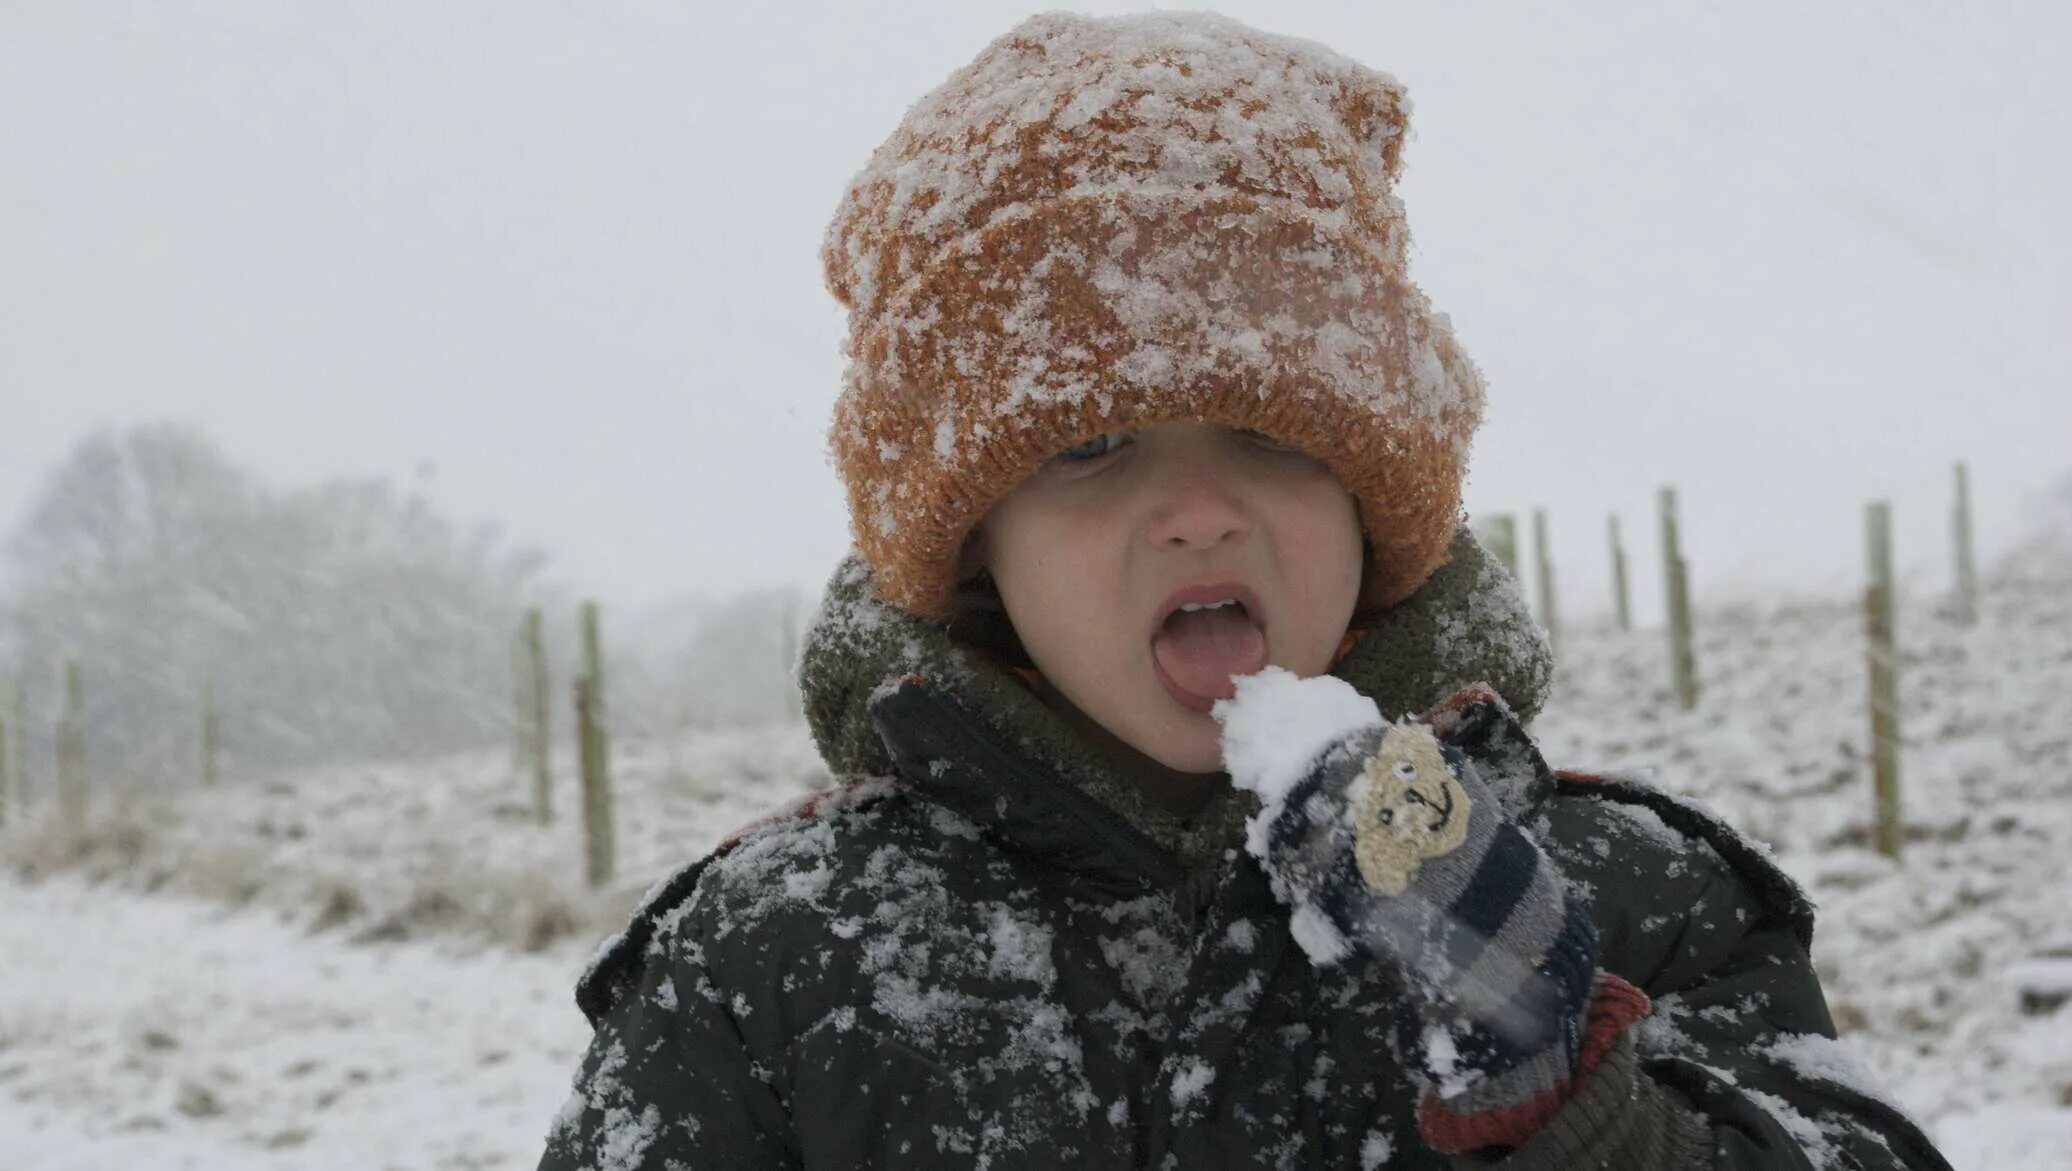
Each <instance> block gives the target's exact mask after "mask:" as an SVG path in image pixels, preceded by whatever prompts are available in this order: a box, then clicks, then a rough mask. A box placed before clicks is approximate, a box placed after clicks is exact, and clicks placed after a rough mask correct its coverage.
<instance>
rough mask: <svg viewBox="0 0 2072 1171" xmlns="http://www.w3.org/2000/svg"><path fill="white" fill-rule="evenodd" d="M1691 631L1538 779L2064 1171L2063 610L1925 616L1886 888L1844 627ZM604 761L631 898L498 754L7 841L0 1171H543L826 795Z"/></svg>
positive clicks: (2069, 636)
mask: <svg viewBox="0 0 2072 1171" xmlns="http://www.w3.org/2000/svg"><path fill="white" fill-rule="evenodd" d="M1702 619H1703V620H1702V625H1701V629H1702V632H1703V639H1702V642H1701V646H1700V650H1699V665H1700V671H1701V674H1702V676H1703V679H1704V685H1705V694H1704V697H1703V701H1702V703H1701V706H1700V708H1699V710H1698V711H1697V712H1695V713H1691V714H1682V713H1677V712H1675V711H1673V710H1672V709H1671V708H1670V706H1669V705H1668V703H1667V698H1666V695H1665V694H1664V688H1663V687H1662V686H1661V685H1660V680H1661V679H1662V676H1663V671H1662V664H1663V661H1664V655H1663V650H1662V646H1661V642H1660V638H1659V635H1658V634H1656V633H1654V632H1637V633H1634V634H1630V635H1622V634H1618V633H1615V632H1610V631H1605V630H1585V629H1571V630H1569V631H1567V632H1566V638H1565V642H1564V647H1563V652H1564V654H1563V668H1562V675H1561V677H1560V679H1559V681H1558V684H1557V691H1558V693H1559V695H1560V700H1559V702H1557V703H1556V705H1555V706H1554V707H1553V709H1552V710H1550V711H1549V712H1548V713H1547V715H1546V716H1545V717H1544V718H1543V719H1542V720H1541V722H1540V725H1539V728H1538V729H1537V730H1538V732H1539V734H1540V736H1541V738H1542V740H1543V742H1544V744H1545V747H1546V748H1547V750H1548V754H1549V756H1550V757H1551V758H1552V759H1553V760H1554V761H1555V762H1556V763H1557V764H1560V765H1564V766H1578V767H1581V766H1603V767H1619V768H1642V767H1647V766H1656V767H1657V768H1658V770H1659V771H1658V773H1657V777H1656V779H1657V781H1658V783H1660V784H1663V785H1665V786H1667V787H1670V788H1673V789H1676V790H1679V791H1682V792H1687V793H1691V794H1693V795H1696V796H1699V797H1701V798H1702V799H1704V800H1705V801H1706V802H1707V803H1709V804H1710V805H1712V806H1713V807H1714V808H1716V809H1718V810H1720V811H1721V812H1723V813H1724V814H1726V815H1727V816H1728V817H1729V818H1730V819H1731V820H1733V821H1734V822H1736V823H1737V824H1739V825H1741V826H1742V827H1744V828H1746V829H1748V830H1750V831H1751V832H1753V833H1755V834H1757V835H1758V836H1761V837H1762V838H1764V839H1766V840H1767V841H1769V842H1770V843H1772V845H1773V846H1774V847H1775V849H1776V852H1777V856H1778V858H1779V860H1780V861H1781V862H1782V864H1783V865H1784V866H1785V868H1786V869H1787V870H1789V871H1790V872H1792V873H1793V874H1794V875H1795V876H1796V877H1798V878H1799V879H1800V880H1801V881H1802V882H1804V883H1805V884H1806V885H1807V886H1808V887H1809V888H1810V889H1811V890H1812V892H1813V894H1814V896H1815V898H1816V899H1817V900H1818V901H1819V903H1820V905H1821V908H1822V919H1821V926H1820V934H1819V936H1818V938H1817V940H1816V944H1815V958H1816V960H1817V961H1818V962H1819V965H1820V968H1821V972H1822V978H1823V980H1824V982H1825V984H1826V987H1827V990H1828V995H1829V999H1830V1002H1831V1004H1832V1006H1833V1008H1834V1010H1835V1014H1836V1018H1837V1020H1838V1022H1839V1023H1840V1024H1841V1025H1842V1027H1843V1029H1844V1031H1845V1035H1846V1036H1847V1037H1848V1038H1849V1039H1850V1041H1851V1042H1852V1043H1853V1044H1854V1045H1856V1046H1858V1048H1859V1051H1860V1052H1861V1054H1862V1055H1863V1057H1864V1059H1865V1061H1866V1063H1867V1064H1868V1065H1870V1066H1871V1067H1872V1068H1873V1069H1875V1070H1876V1071H1878V1073H1879V1074H1880V1075H1881V1076H1882V1077H1883V1078H1884V1079H1885V1080H1886V1081H1887V1082H1888V1083H1889V1084H1890V1086H1891V1088H1892V1090H1893V1093H1894V1094H1895V1096H1897V1097H1898V1098H1899V1099H1900V1100H1901V1101H1902V1102H1903V1103H1905V1104H1906V1105H1907V1106H1908V1107H1909V1108H1910V1109H1911V1110H1913V1111H1915V1112H1916V1114H1917V1115H1918V1116H1920V1117H1921V1118H1922V1119H1923V1120H1924V1121H1925V1122H1926V1123H1927V1125H1928V1126H1929V1127H1930V1129H1931V1130H1932V1132H1933V1133H1935V1135H1936V1136H1937V1138H1938V1140H1939V1141H1940V1142H1941V1143H1942V1144H1943V1145H1944V1148H1945V1151H1946V1153H1948V1154H1949V1155H1950V1157H1951V1160H1952V1162H1953V1163H1954V1164H1955V1165H1956V1166H1957V1167H1958V1168H1960V1169H1976V1171H1987V1169H1989V1168H1990V1169H1996V1171H1997V1169H1998V1168H2001V1167H2022V1168H2038V1169H2048V1168H2055V1167H2066V1168H2072V1155H2068V1154H2067V1152H2072V1004H2066V1003H2063V997H2064V994H2065V993H2068V992H2072V898H2068V896H2072V881H2068V878H2072V875H2068V873H2067V871H2068V866H2072V862H2068V859H2072V720H2068V718H2067V716H2068V715H2072V702H2068V700H2067V698H2066V697H2067V696H2068V695H2072V586H2068V584H2067V583H2065V582H2057V583H2051V584H2030V585H2026V586H2020V585H2013V584H2007V585H2002V586H2000V587H1998V588H1996V589H1995V590H1993V591H1992V592H1991V593H1989V594H1988V597H1987V609H1986V615H1985V620H1984V621H1983V622H1982V623H1981V625H1980V626H1979V627H1977V628H1975V629H1971V630H1959V629H1957V628H1954V627H1952V626H1950V625H1949V624H1948V623H1947V622H1945V621H1944V620H1942V619H1941V618H1940V617H1939V616H1938V615H1936V614H1935V613H1934V612H1933V611H1932V609H1931V608H1930V607H1928V606H1926V605H1915V606H1911V607H1908V608H1907V609H1906V612H1905V613H1904V615H1903V623H1904V624H1903V627H1902V629H1903V631H1904V632H1905V635H1904V637H1905V645H1904V648H1903V649H1904V651H1905V655H1906V659H1907V671H1908V674H1907V675H1906V677H1905V682H1904V685H1903V686H1904V694H1903V699H1904V704H1905V713H1904V721H1905V724H1904V731H1905V735H1906V757H1905V761H1904V769H1905V773H1904V778H1905V785H1906V797H1907V802H1908V806H1907V827H1908V843H1907V854H1906V858H1905V862H1904V864H1903V865H1898V866H1895V865H1893V864H1891V863H1889V862H1887V861H1885V860H1884V859H1882V858H1880V857H1879V856H1878V855H1876V854H1875V853H1872V852H1871V851H1869V850H1868V849H1867V848H1866V847H1867V842H1868V840H1869V833H1868V827H1869V820H1870V816H1869V815H1870V798H1869V781H1868V779H1867V775H1866V769H1865V766H1864V764H1863V760H1862V753H1861V745H1862V742H1863V719H1862V716H1861V711H1862V704H1861V698H1860V697H1861V695H1862V692H1863V668H1862V661H1861V643H1860V640H1859V638H1858V634H1857V632H1858V628H1859V619H1858V618H1857V616H1856V614H1855V612H1854V611H1853V610H1852V609H1850V608H1849V607H1848V606H1846V605H1841V604H1832V605H1830V604H1824V603H1807V604H1800V605H1792V606H1764V607H1741V608H1739V609H1735V610H1730V611H1726V612H1715V613H1712V614H1708V615H1704V616H1702ZM618 772H619V784H620V799H621V809H622V815H621V817H622V825H621V854H622V858H621V861H622V872H623V873H624V875H625V878H624V880H623V881H622V882H621V883H619V884H618V885H617V886H616V887H615V888H614V889H612V890H610V891H608V892H605V893H604V894H602V895H596V896H592V895H589V894H586V893H584V891H583V889H582V886H581V883H580V881H579V874H580V870H579V865H578V858H579V855H578V850H577V838H576V829H575V826H574V824H573V822H572V820H571V819H570V818H568V817H566V816H563V817H562V818H560V819H559V820H558V821H557V822H556V824H555V825H554V826H553V827H551V828H548V829H541V828H539V827H537V826H535V825H534V824H532V822H531V821H530V819H529V815H528V811H527V809H526V806H525V805H524V802H523V800H522V799H521V791H520V789H519V787H518V786H517V784H516V783H515V782H514V781H513V780H512V778H511V776H510V774H509V768H508V762H506V761H503V760H501V759H496V758H492V757H486V756H478V757H474V758H461V759H453V760H445V761H437V762H430V763H422V764H414V765H409V766H393V767H377V766H365V767H358V768H351V769H335V770H325V771H321V772H311V773H306V774H300V775H296V776H289V777H282V778H276V779H272V780H268V781H265V782H263V783H248V784H239V785H235V786H225V787H224V788H222V789H219V790H217V791H214V792H208V793H202V792H190V793H185V794H180V795H178V796H176V797H175V798H172V799H161V800H155V801H143V800H131V801H127V802H122V803H116V802H108V803H107V804H106V805H105V806H104V807H103V808H102V809H100V810H99V811H98V812H97V816H96V821H95V826H94V828H93V829H92V830H91V831H90V832H89V834H88V835H87V836H86V837H85V838H84V839H68V838H65V837H64V836H63V835H60V834H56V833H53V832H51V830H50V828H49V826H48V825H47V824H40V825H39V824H37V822H36V820H35V819H33V818H32V819H31V821H30V823H29V824H25V825H17V826H15V827H14V828H12V829H10V830H8V831H5V833H4V834H0V1166H5V1167H16V1166H24V1167H27V1166H34V1167H38V1168H48V1169H68V1168H77V1169H81V1171H84V1169H88V1168H92V1169H95V1171H98V1169H101V1168H112V1167H137V1168H154V1169H155V1168H187V1167H194V1168H201V1167H208V1168H226V1169H230V1171H236V1169H239V1168H245V1167H255V1168H256V1167H266V1168H347V1167H350V1168H356V1169H358V1168H398V1169H403V1168H412V1169H414V1168H474V1167H525V1166H529V1165H531V1163H532V1162H533V1161H534V1160H535V1158H536V1157H537V1152H538V1146H539V1141H540V1138H541V1136H542V1135H543V1134H544V1131H545V1127H546V1124H547V1120H548V1118H549V1117H550V1116H551V1115H552V1113H553V1111H554V1110H555V1108H556V1107H557V1106H558V1105H559V1103H560V1101H561V1099H562V1096H563V1093H564V1088H565V1086H566V1083H567V1078H568V1075H569V1073H570V1072H571V1071H572V1070H573V1068H574V1065H575V1061H576V1059H577V1056H578V1054H579V1053H580V1051H581V1048H582V1045H583V1042H584V1039H585V1029H584V1027H583V1024H582V1021H581V1018H580V1017H579V1015H578V1014H577V1013H576V1010H575V1008H574V1006H573V1004H572V1002H571V1000H570V982H571V980H572V978H573V975H574V973H575V972H576V971H577V970H578V969H579V968H580V966H581V964H582V963H583V961H584V960H585V959H586V958H587V957H588V955H589V952H590V950H591V948H592V946H593V945H594V943H595V941H596V939H597V938H598V937H599V936H600V935H602V934H604V933H605V932H608V931H610V930H612V929H613V928H615V927H616V925H617V923H618V921H619V919H620V918H621V917H622V916H623V914H624V911H625V908H626V907H627V906H629V905H630V904H631V902H632V901H633V900H634V898H636V897H637V895H638V894H639V892H640V891H641V890H642V889H644V888H645V886H646V885H647V884H648V883H649V882H650V881H652V880H653V879H654V878H656V877H658V876H660V875H661V874H662V873H663V872H665V871H666V870H667V869H668V868H669V867H670V866H671V865H673V864H674V862H676V861H678V860H681V859H683V858H687V857H690V856H694V855H695V854H697V853H699V852H702V851H703V850H704V849H705V848H707V847H708V846H709V845H710V844H711V843H712V842H713V841H715V840H716V839H717V838H719V837H720V836H722V835H723V834H724V833H725V832H727V831H728V830H731V829H732V828H734V827H736V826H737V825H739V824H740V823H741V822H743V821H746V820H747V819H749V818H750V817H751V816H753V815H754V814H755V813H757V812H759V811H760V810H762V809H764V808H766V807H768V806H770V805H773V804H777V803H781V802H783V801H786V800H788V799H790V798H791V797H793V796H795V795H797V794H798V793H800V792H802V791H805V790H807V789H810V788H813V787H817V786H819V785H820V784H823V783H824V782H825V780H826V777H825V774H824V772H822V770H821V769H820V766H819V764H818V761H817V760H816V759H815V757H814V755H813V753H812V749H811V746H810V743H809V742H808V740H807V738H806V736H805V734H804V732H803V729H800V728H798V727H795V726H793V727H782V728H775V729H762V730H747V731H740V732H733V733H727V734H722V735H709V736H700V737H692V738H687V739H686V740H684V741H682V742H678V743H645V744H643V743H633V744H628V745H625V746H623V749H622V753H621V756H620V758H619V769H618ZM562 775H563V777H564V778H565V777H566V772H565V770H564V772H563V773H562ZM560 802H561V806H562V809H563V811H564V813H566V811H567V810H568V808H569V807H570V805H571V802H570V800H569V797H568V795H567V793H566V792H565V791H564V792H563V793H562V794H561V795H560Z"/></svg>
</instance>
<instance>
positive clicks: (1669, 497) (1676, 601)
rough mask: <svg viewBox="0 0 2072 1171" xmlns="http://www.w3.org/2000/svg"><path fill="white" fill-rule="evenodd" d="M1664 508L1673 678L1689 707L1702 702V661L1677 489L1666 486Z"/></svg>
mask: <svg viewBox="0 0 2072 1171" xmlns="http://www.w3.org/2000/svg"><path fill="white" fill-rule="evenodd" d="M1660 504H1661V509H1662V575H1663V579H1664V581H1665V582H1666V584H1667V586H1668V601H1669V681H1670V685H1671V688H1672V690H1673V691H1674V693H1675V695H1676V703H1677V706H1678V707H1680V708H1682V709H1683V710H1685V711H1690V710H1691V709H1693V708H1695V707H1697V706H1698V662H1697V654H1696V652H1695V651H1694V650H1693V649H1692V645H1691V643H1692V640H1691V578H1690V566H1689V565H1688V564H1687V563H1686V562H1685V561H1684V557H1683V544H1682V542H1681V540H1680V539H1679V534H1678V532H1677V525H1676V489H1675V488H1673V487H1664V488H1663V489H1662V491H1661V495H1660Z"/></svg>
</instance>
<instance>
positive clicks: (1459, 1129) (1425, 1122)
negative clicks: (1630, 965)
mask: <svg viewBox="0 0 2072 1171" xmlns="http://www.w3.org/2000/svg"><path fill="white" fill-rule="evenodd" d="M1650 1005H1651V1002H1650V1001H1649V1000H1648V996H1647V993H1645V992H1642V991H1641V990H1640V989H1638V988H1635V987H1634V986H1633V985H1631V984H1629V983H1627V982H1626V981H1625V980H1623V979H1621V978H1619V977H1618V976H1614V975H1612V974H1610V973H1608V972H1606V973H1599V975H1598V979H1597V988H1596V994H1595V995H1594V996H1592V997H1591V1000H1590V1011H1589V1015H1588V1016H1587V1018H1586V1019H1585V1021H1584V1031H1583V1039H1582V1046H1581V1050H1580V1052H1579V1055H1578V1057H1577V1061H1576V1067H1575V1070H1574V1071H1573V1072H1572V1073H1571V1074H1570V1075H1569V1076H1568V1077H1567V1078H1565V1079H1564V1080H1562V1081H1561V1082H1559V1083H1558V1084H1556V1085H1554V1086H1553V1087H1552V1088H1550V1089H1547V1090H1543V1091H1541V1092H1540V1093H1537V1094H1534V1095H1533V1096H1532V1097H1530V1098H1527V1099H1525V1100H1524V1101H1522V1102H1516V1103H1512V1104H1510V1105H1506V1106H1501V1107H1496V1108H1494V1109H1489V1110H1481V1111H1476V1112H1473V1113H1455V1112H1454V1111H1452V1110H1449V1109H1448V1108H1447V1107H1446V1105H1445V1104H1444V1103H1443V1102H1442V1101H1441V1100H1440V1099H1439V1096H1438V1094H1436V1093H1435V1092H1433V1091H1432V1090H1430V1089H1427V1090H1425V1092H1424V1094H1423V1096H1422V1098H1421V1099H1420V1100H1419V1103H1418V1112H1417V1122H1418V1129H1419V1130H1420V1131H1421V1132H1423V1134H1424V1140H1425V1145H1427V1146H1429V1147H1431V1148H1432V1149H1433V1150H1435V1151H1438V1152H1440V1153H1441V1154H1449V1155H1451V1154H1462V1153H1465V1152H1468V1151H1479V1150H1486V1149H1488V1148H1490V1147H1517V1146H1523V1145H1524V1144H1525V1141H1526V1140H1527V1139H1529V1138H1531V1137H1532V1136H1533V1135H1534V1134H1536V1133H1538V1131H1539V1129H1540V1128H1541V1127H1543V1126H1545V1125H1546V1124H1547V1121H1548V1120H1549V1119H1551V1118H1553V1117H1554V1115H1555V1114H1556V1113H1558V1112H1559V1111H1560V1110H1561V1107H1562V1106H1563V1105H1564V1104H1566V1103H1567V1101H1568V1100H1569V1099H1570V1098H1571V1097H1573V1096H1574V1095H1575V1093H1576V1091H1577V1090H1578V1089H1579V1088H1581V1087H1582V1086H1584V1085H1587V1084H1588V1083H1589V1081H1590V1075H1591V1073H1592V1072H1593V1071H1594V1070H1595V1069H1596V1068H1597V1064H1598V1062H1600V1061H1602V1060H1603V1059H1604V1055H1605V1053H1606V1051H1608V1050H1609V1049H1610V1048H1611V1047H1612V1045H1613V1043H1614V1042H1616V1041H1617V1040H1618V1039H1619V1035H1620V1034H1621V1033H1623V1032H1625V1031H1626V1029H1627V1027H1628V1026H1630V1025H1632V1024H1633V1022H1635V1021H1637V1020H1639V1019H1640V1018H1642V1017H1644V1016H1646V1015H1647V1013H1648V1009H1649V1007H1650Z"/></svg>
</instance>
